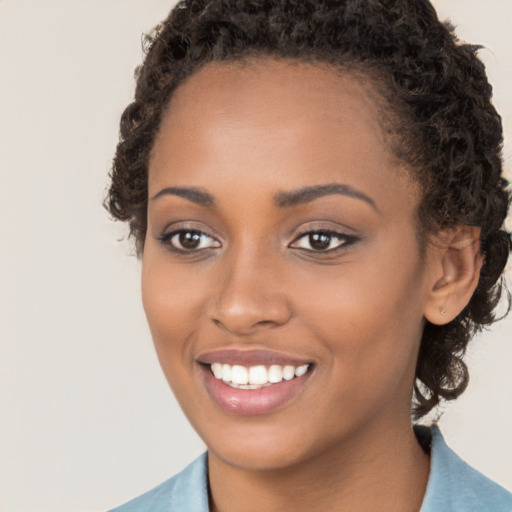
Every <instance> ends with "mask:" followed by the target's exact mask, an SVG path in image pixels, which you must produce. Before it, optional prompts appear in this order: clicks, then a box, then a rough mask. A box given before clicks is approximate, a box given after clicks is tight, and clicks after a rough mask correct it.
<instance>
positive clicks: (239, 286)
mask: <svg viewBox="0 0 512 512" xmlns="http://www.w3.org/2000/svg"><path fill="white" fill-rule="evenodd" d="M224 267H225V268H224V270H223V271H221V272H220V273H219V292H218V294H217V295H216V298H215V300H214V301H213V302H212V303H211V305H210V311H209V314H210V318H211V319H212V320H213V322H214V323H215V324H216V325H217V326H218V327H220V328H221V329H224V330H225V331H227V332H229V333H231V334H238V335H249V334H251V333H255V332H258V331H260V330H261V329H266V328H272V327H278V326H281V325H283V324H285V323H286V322H287V321H288V320H289V319H290V317H291V309H290V307H289V304H288V302H287V300H286V294H285V290H284V289H283V284H284V283H283V282H282V279H280V278H279V269H278V265H276V263H275V262H273V261H272V259H271V258H263V257H260V256H257V255H256V254H252V255H245V256H244V255H238V256H237V257H234V258H230V261H225V262H224Z"/></svg>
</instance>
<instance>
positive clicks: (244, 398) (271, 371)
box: [197, 349, 313, 415]
mask: <svg viewBox="0 0 512 512" xmlns="http://www.w3.org/2000/svg"><path fill="white" fill-rule="evenodd" d="M197 361H198V363H200V367H201V371H202V375H203V380H204V384H205V387H206V390H207V391H208V393H209V395H210V396H211V398H212V399H213V401H214V402H215V403H216V405H217V406H218V407H220V408H221V409H222V410H223V411H225V412H228V413H231V414H240V415H259V414H267V413H271V412H273V411H274V410H276V409H279V408H281V407H284V406H285V405H286V404H287V403H289V402H291V401H292V400H293V399H294V398H295V397H296V396H297V395H298V394H300V393H301V392H302V390H303V388H304V386H305V384H306V382H307V380H308V379H309V377H310V375H311V373H312V370H313V364H312V363H311V362H308V361H305V360H303V359H299V358H295V357H290V356H288V355H285V354H280V353H278V352H273V351H267V350H250V351H248V350H232V349H230V350H219V351H214V352H209V353H207V354H203V355H201V356H200V357H199V358H198V359H197Z"/></svg>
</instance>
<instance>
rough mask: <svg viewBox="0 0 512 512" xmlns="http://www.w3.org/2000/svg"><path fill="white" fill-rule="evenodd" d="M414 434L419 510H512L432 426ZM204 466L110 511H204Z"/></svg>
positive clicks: (510, 500)
mask: <svg viewBox="0 0 512 512" xmlns="http://www.w3.org/2000/svg"><path fill="white" fill-rule="evenodd" d="M416 433H417V435H418V437H420V438H422V441H423V443H424V444H425V442H426V444H430V447H431V452H430V453H431V459H430V474H429V478H428V484H427V490H426V492H425V497H424V498H423V504H422V506H421V509H420V511H419V512H512V494H511V493H510V492H508V491H507V490H506V489H504V488H503V487H501V486H499V485H498V484H497V483H495V482H493V481H492V480H489V479H488V478H487V477H485V476H484V475H482V474H481V473H479V472H478V471H476V470H475V469H473V468H472V467H471V466H469V465H468V464H467V463H466V462H464V461H463V460H462V459H461V458H460V457H459V456H458V455H456V454H455V453H454V452H453V451H452V450H451V449H450V448H449V447H448V446H447V445H446V443H445V441H444V439H443V436H442V435H441V433H440V432H439V429H438V428H437V427H435V426H434V427H432V429H426V428H425V427H423V428H421V427H420V428H419V429H417V432H416ZM429 441H431V442H430V443H429ZM207 468H208V457H207V454H206V453H204V454H203V455H201V456H200V457H199V458H197V459H196V460H195V461H194V462H192V464H190V465H189V466H187V467H186V468H185V469H184V470H183V471H181V473H178V474H177V475H176V476H174V477H173V478H170V479H169V480H167V481H165V482H164V483H162V484H160V485H159V486H158V487H155V488H154V489H153V490H151V491H149V492H147V493H146V494H143V495H142V496H139V497H138V498H135V499H134V500H132V501H130V502H128V503H126V504H125V505H122V506H121V507H118V508H116V509H113V510H112V511H110V512H208V511H209V508H208V473H207Z"/></svg>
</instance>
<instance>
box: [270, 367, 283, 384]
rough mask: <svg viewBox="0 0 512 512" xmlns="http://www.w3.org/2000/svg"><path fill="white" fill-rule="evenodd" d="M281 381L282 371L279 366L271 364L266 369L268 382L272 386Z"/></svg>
mask: <svg viewBox="0 0 512 512" xmlns="http://www.w3.org/2000/svg"><path fill="white" fill-rule="evenodd" d="M282 380H283V369H282V368H281V366H278V365H277V364H273V365H272V366H271V367H270V368H269V369H268V381H269V382H270V383H272V384H276V383H277V382H281V381H282Z"/></svg>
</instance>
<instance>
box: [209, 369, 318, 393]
mask: <svg viewBox="0 0 512 512" xmlns="http://www.w3.org/2000/svg"><path fill="white" fill-rule="evenodd" d="M210 366H211V371H212V373H213V375H214V376H215V378H216V379H219V380H223V381H224V382H225V383H226V384H228V385H230V386H232V387H234V388H240V389H259V388H262V387H264V386H268V385H270V384H277V383H278V382H281V381H282V380H283V379H284V380H291V379H293V378H294V377H302V375H304V374H305V373H306V372H307V371H308V368H309V364H304V365H302V366H291V365H286V366H280V365H278V364H273V365H271V366H270V367H269V368H268V369H267V368H266V367H265V366H264V365H257V366H250V367H248V368H247V367H245V366H242V365H238V364H235V365H230V364H222V363H212V364H211V365H210Z"/></svg>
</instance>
